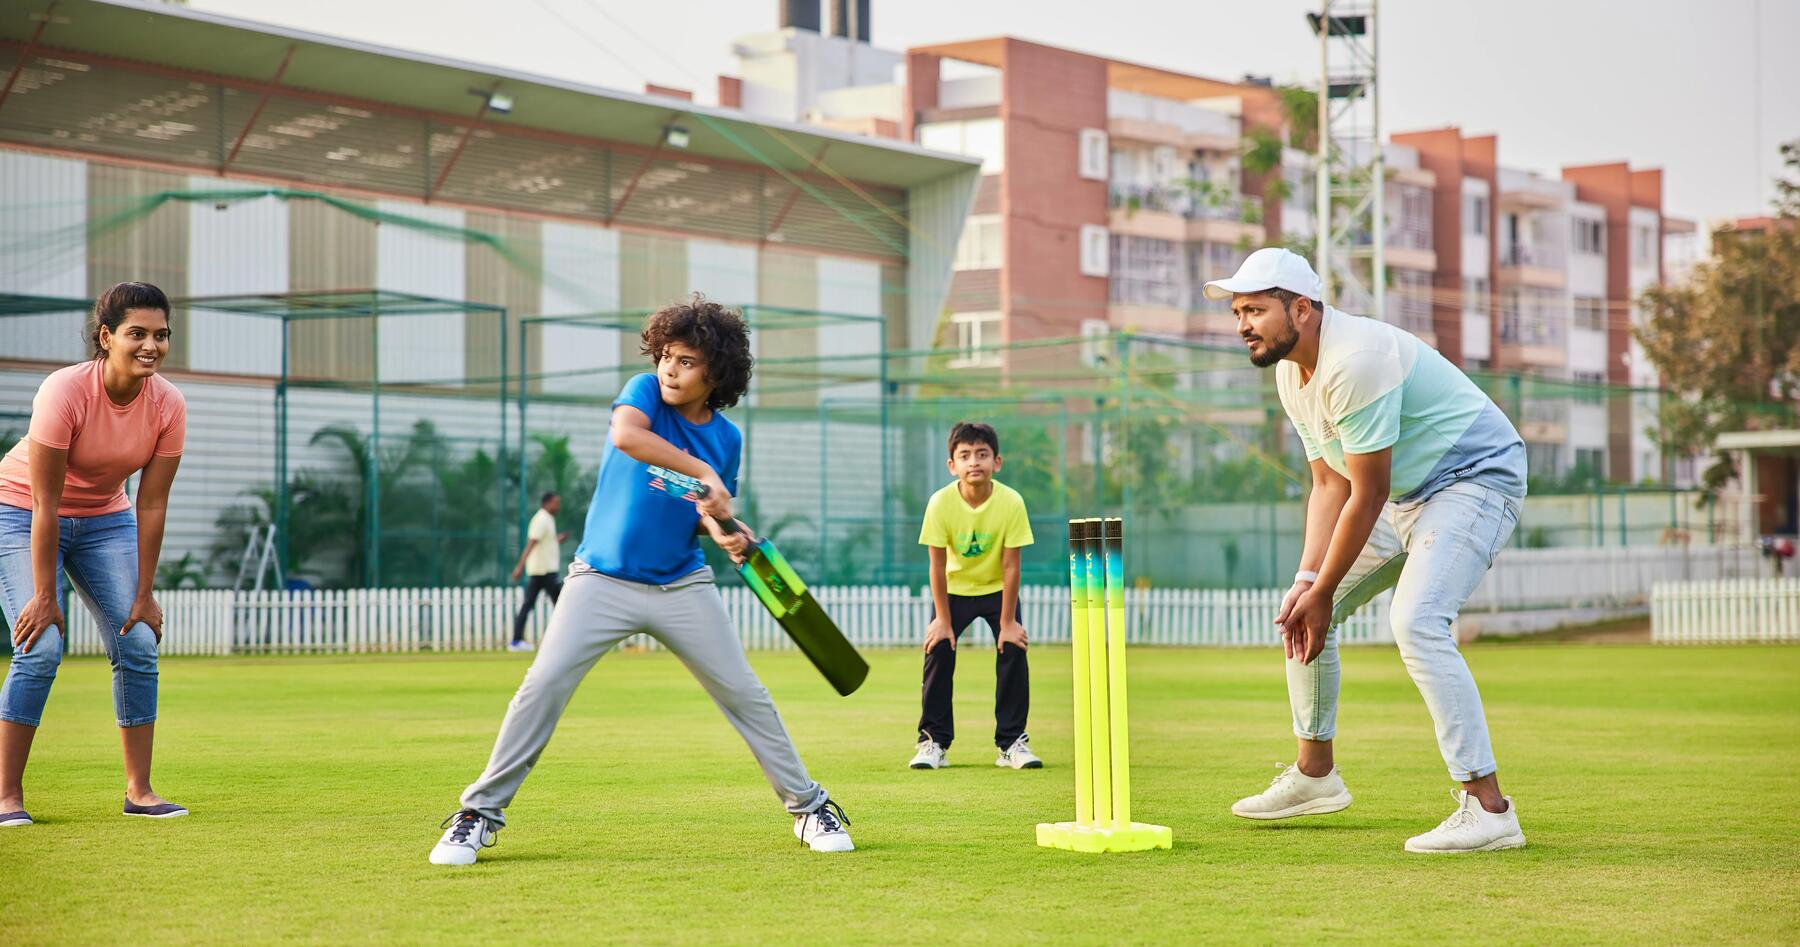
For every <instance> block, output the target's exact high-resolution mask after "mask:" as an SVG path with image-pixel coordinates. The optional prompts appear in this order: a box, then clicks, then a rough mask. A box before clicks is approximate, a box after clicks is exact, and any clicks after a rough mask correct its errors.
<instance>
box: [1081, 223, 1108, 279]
mask: <svg viewBox="0 0 1800 947" xmlns="http://www.w3.org/2000/svg"><path fill="white" fill-rule="evenodd" d="M1107 251H1108V247H1107V232H1106V228H1105V227H1102V226H1100V225H1099V224H1082V225H1081V275H1083V276H1105V275H1106V274H1107V273H1108V272H1109V270H1110V267H1109V265H1108V264H1109V263H1110V260H1109V259H1108V257H1109V256H1110V254H1109V253H1108V252H1107Z"/></svg>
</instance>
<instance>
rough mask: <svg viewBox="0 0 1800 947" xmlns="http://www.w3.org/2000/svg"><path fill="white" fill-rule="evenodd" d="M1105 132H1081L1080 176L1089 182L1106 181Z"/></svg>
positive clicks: (1089, 130) (1085, 129)
mask: <svg viewBox="0 0 1800 947" xmlns="http://www.w3.org/2000/svg"><path fill="white" fill-rule="evenodd" d="M1106 153H1107V144H1106V132H1103V131H1101V130H1100V129H1098V128H1084V129H1082V130H1081V155H1080V162H1081V172H1080V173H1081V176H1082V177H1084V178H1087V179H1088V180H1090V181H1104V180H1106Z"/></svg>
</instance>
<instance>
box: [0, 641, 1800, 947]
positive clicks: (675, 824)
mask: <svg viewBox="0 0 1800 947" xmlns="http://www.w3.org/2000/svg"><path fill="white" fill-rule="evenodd" d="M965 640H966V641H967V640H972V639H965ZM983 653H984V649H979V648H975V647H971V646H969V645H968V644H965V646H964V648H963V667H962V673H961V689H960V691H959V694H958V698H957V709H958V713H959V718H960V721H961V726H962V731H961V732H962V737H961V739H960V740H959V742H958V743H957V745H956V747H955V748H954V749H953V750H952V753H951V761H952V763H953V765H952V766H951V767H950V768H949V769H946V770H942V771H939V772H913V771H910V770H907V769H906V768H905V763H906V761H907V759H908V758H909V757H910V755H911V751H912V731H911V727H912V723H913V721H914V719H915V718H916V715H917V712H918V708H917V699H918V698H917V695H918V689H919V681H918V668H919V659H918V656H917V655H916V654H914V653H911V652H885V653H876V654H873V655H871V658H872V663H873V664H874V672H873V674H872V675H871V677H870V679H869V683H868V685H867V686H866V687H865V688H864V689H863V691H862V692H861V693H859V694H857V695H856V696H854V697H852V698H848V699H840V698H838V697H836V696H835V695H833V694H832V693H831V692H830V690H829V688H827V687H826V685H825V684H824V683H823V682H822V681H821V680H820V679H819V678H818V676H817V674H816V673H815V672H814V671H813V670H812V669H811V667H810V666H808V665H807V664H806V663H805V662H804V660H803V659H802V658H800V657H799V656H797V655H792V654H757V655H753V656H752V660H753V662H754V663H755V664H756V666H757V668H758V669H759V671H760V672H761V673H762V675H763V678H764V680H765V681H766V682H767V683H768V685H769V687H770V689H771V690H772V691H773V692H774V694H775V698H776V701H777V703H778V704H779V705H780V707H781V708H782V711H783V713H784V715H785V717H786V719H787V722H788V725H789V727H790V729H791V730H792V731H793V733H794V735H795V738H796V739H797V740H798V742H799V745H800V748H801V753H802V755H803V756H804V758H805V759H806V761H807V763H808V765H809V766H810V767H811V768H812V770H813V773H814V775H815V776H816V777H817V778H819V779H820V780H821V781H822V782H824V783H825V784H826V785H827V786H828V787H829V788H830V789H831V790H832V793H833V795H834V796H835V797H836V798H838V799H839V800H841V801H842V803H843V804H844V806H845V808H846V809H847V810H848V811H849V813H850V817H851V818H852V819H853V820H854V821H855V824H854V826H853V833H854V835H855V839H856V843H857V846H858V848H859V850H858V851H857V852H855V853H853V854H849V855H836V856H826V855H817V854H813V853H811V852H808V851H805V850H803V849H801V848H800V847H799V845H798V843H797V842H795V840H794V838H793V835H792V834H791V823H790V821H789V818H788V817H787V816H786V814H784V813H783V812H782V811H781V809H780V808H779V807H778V806H777V805H776V803H775V800H774V797H773V795H772V794H771V793H770V791H769V789H768V788H767V786H766V785H765V784H764V783H763V781H762V777H761V774H760V772H759V771H758V770H757V768H756V766H755V764H754V762H753V761H752V760H751V758H750V756H749V754H748V753H747V752H746V751H745V749H744V747H743V745H742V744H741V743H740V742H739V740H738V738H737V735H736V734H735V733H733V732H732V731H731V729H730V728H729V727H728V726H727V725H726V723H725V722H724V720H723V719H722V718H721V717H720V716H719V714H718V713H717V711H716V710H715V709H714V708H713V706H712V705H711V703H710V702H709V701H708V700H707V699H706V697H705V696H704V695H703V694H702V693H701V691H700V690H699V688H698V686H697V685H695V684H693V682H692V681H691V680H690V679H689V678H688V676H687V674H686V672H685V671H684V670H683V669H682V668H681V666H680V665H679V664H678V663H677V662H676V661H675V660H674V659H672V658H670V657H668V656H666V655H661V654H641V653H639V654H616V655H613V656H610V657H608V658H607V659H606V660H604V661H602V662H601V664H600V665H599V667H598V668H597V669H596V671H595V672H594V674H593V675H591V676H590V677H589V678H588V681H587V683H586V685H585V687H584V688H583V690H582V691H581V692H580V693H579V694H578V695H577V696H576V699H575V702H574V703H573V704H572V705H571V707H570V710H569V713H568V715H567V717H565V718H564V720H563V724H562V727H561V729H560V730H559V731H558V733H557V736H556V739H555V740H554V741H553V742H552V743H551V745H550V748H549V750H548V751H547V752H546V753H545V755H544V758H543V760H542V761H541V763H540V765H539V768H538V770H537V772H536V773H535V774H534V775H533V776H532V778H531V780H530V781H529V782H528V783H527V784H526V786H525V789H524V792H523V793H522V794H521V796H520V797H519V799H518V801H517V803H516V804H515V805H514V807H513V808H512V809H511V810H510V816H511V819H512V825H511V826H510V827H508V828H507V829H506V831H505V832H503V833H502V834H501V837H500V839H501V841H500V845H499V847H497V848H495V849H492V850H490V851H489V852H487V853H486V854H485V857H484V860H483V861H482V862H481V863H480V864H478V865H476V866H474V867H472V868H464V869H445V868H439V867H435V866H431V865H428V864H427V863H426V861H425V855H426V852H427V851H428V850H429V848H430V847H431V845H432V843H433V841H435V839H436V837H437V835H438V828H437V826H438V821H439V820H440V819H442V818H443V817H444V816H445V815H447V814H448V813H449V812H450V811H452V810H453V809H454V808H455V805H456V796H457V793H458V791H459V790H460V789H461V788H462V786H463V785H464V784H465V783H466V782H468V780H469V779H470V778H472V777H473V776H474V775H475V774H476V772H477V771H478V770H479V769H480V768H481V765H482V763H483V762H484V761H485V759H486V756H487V752H488V748H489V746H490V743H491V741H492V739H493V736H494V731H495V728H496V726H497V725H498V723H499V721H500V716H501V714H502V712H503V711H504V709H505V705H506V701H507V699H508V697H509V696H510V694H511V692H512V690H513V688H514V686H515V685H516V684H517V682H518V679H519V677H520V674H521V673H522V672H523V670H524V667H525V657H526V656H514V655H481V656H448V657H416V658H406V657H393V658H385V657H384V658H370V659H348V658H343V659H324V658H321V659H307V658H300V659H290V658H284V659H268V660H248V659H243V660H226V659H197V658H195V659H170V660H168V661H166V662H165V663H164V665H163V675H162V682H163V697H162V722H161V723H160V724H159V725H158V726H159V728H160V732H159V745H158V747H157V759H158V766H157V777H158V778H157V786H158V788H159V789H160V790H161V791H162V792H163V793H164V794H166V795H168V796H170V797H172V798H175V799H177V800H178V801H181V802H184V803H186V804H187V805H189V806H190V807H192V808H193V810H194V812H195V815H194V816H193V817H191V818H187V819H179V820H173V821H168V822H153V821H148V820H137V819H125V818H123V817H121V816H120V815H118V806H119V799H120V796H121V787H122V785H123V783H122V776H121V775H120V770H119V761H118V753H117V740H118V738H117V736H116V735H115V731H114V729H113V727H112V725H111V710H110V690H109V688H110V684H109V675H108V671H107V669H106V666H105V665H104V663H101V662H96V661H93V660H71V661H70V662H68V663H67V664H65V666H64V668H63V672H62V676H61V679H60V680H59V682H58V684H57V688H56V691H55V693H54V694H53V695H52V697H51V704H50V711H49V715H48V717H47V725H46V726H45V727H44V729H43V731H42V732H41V733H40V735H39V739H38V746H37V752H36V754H35V756H34V757H33V759H32V762H31V768H30V770H29V772H28V774H27V793H28V798H27V802H28V805H29V807H30V809H31V810H32V812H33V814H34V815H35V816H36V817H37V818H39V819H40V824H39V825H37V826H34V827H30V828H26V829H0V881H3V882H4V884H5V886H6V890H7V895H6V896H5V898H4V903H0V943H5V944H8V945H23V944H52V943H54V944H69V943H88V942H111V943H131V944H146V943H198V942H211V943H223V942H230V943H236V942H258V941H275V940H292V941H321V942H334V943H341V942H380V943H406V942H412V943H422V942H432V943H485V944H496V943H514V942H521V941H563V942H602V941H605V942H694V943H795V942H807V941H811V942H821V943H836V942H844V943H872V944H881V943H900V942H915V943H926V942H929V943H943V944H951V943H976V942H981V943H986V942H994V943H1032V944H1047V943H1124V942H1134V943H1159V944H1167V943H1189V942H1200V941H1210V942H1271V941H1275V940H1278V939H1289V938H1298V937H1330V938H1332V939H1334V940H1337V941H1360V942H1394V941H1402V940H1410V941H1423V940H1431V941H1451V940H1469V941H1490V940H1500V941H1506V942H1525V943H1551V942H1594V941H1613V942H1622V941H1627V940H1630V941H1634V942H1655V943H1698V942H1727V941H1729V942H1763V943H1766V942H1783V941H1785V942H1789V943H1792V942H1794V941H1795V940H1796V939H1800V788H1796V786H1797V782H1796V778H1795V776H1794V775H1793V769H1794V763H1795V760H1796V759H1800V753H1796V750H1800V649H1796V648H1749V647H1746V648H1720V649H1704V648H1684V649H1669V648H1650V647H1629V646H1614V647H1584V646H1580V645H1567V644H1564V645H1553V646H1542V645H1521V644H1503V645H1485V646H1476V647H1472V648H1470V649H1469V652H1468V653H1469V657H1470V661H1471V663H1472V664H1473V665H1474V667H1475V672H1476V675H1477V678H1478V679H1479V680H1480V682H1481V685H1482V689H1483V692H1484V694H1485V697H1486V700H1487V704H1488V713H1489V718H1490V720H1491V722H1492V725H1493V729H1494V732H1495V737H1496V744H1497V750H1498V752H1499V755H1500V759H1501V762H1502V767H1503V768H1502V771H1501V774H1502V777H1503V779H1504V785H1505V786H1506V788H1507V790H1508V791H1509V792H1510V793H1512V794H1513V795H1514V797H1515V799H1516V800H1517V802H1518V805H1519V810H1520V814H1521V817H1522V819H1523V824H1524V827H1525V831H1526V834H1527V836H1528V837H1529V839H1530V846H1529V847H1528V848H1526V849H1523V850H1520V851H1511V852H1499V853H1492V854H1487V855H1476V856H1462V857H1449V858H1446V857H1437V858H1429V857H1420V856H1411V855H1407V854H1405V853H1404V852H1402V851H1401V842H1402V841H1403V840H1404V839H1405V838H1406V837H1407V836H1408V835H1411V834H1413V833H1416V832H1419V831H1422V830H1424V829H1427V828H1430V827H1431V826H1433V825H1435V824H1436V823H1437V821H1438V820H1439V819H1441V818H1442V817H1444V816H1445V815H1447V814H1448V813H1449V811H1450V805H1451V803H1450V800H1449V798H1448V797H1447V795H1446V790H1448V789H1450V788H1451V787H1452V784H1451V783H1450V782H1449V780H1448V777H1447V776H1446V775H1445V773H1444V771H1443V768H1442V764H1441V762H1440V761H1439V758H1438V755H1437V751H1436V749H1435V747H1434V745H1433V743H1432V739H1431V731H1430V724H1429V721H1428V719H1427V717H1426V714H1425V710H1424V707H1423V705H1422V704H1421V702H1420V700H1419V698H1418V695H1417V692H1416V691H1415V690H1414V688H1413V685H1412V684H1411V682H1410V681H1409V680H1407V678H1406V676H1405V674H1404V672H1403V670H1402V668H1401V666H1400V662H1399V659H1398V658H1397V657H1396V656H1395V654H1394V653H1393V652H1392V651H1391V650H1385V649H1350V650H1348V651H1346V653H1345V657H1344V663H1345V693H1344V707H1343V710H1342V713H1341V715H1340V733H1339V756H1340V763H1341V765H1342V767H1343V769H1344V771H1345V773H1346V777H1347V779H1348V781H1349V784H1350V787H1351V790H1352V792H1354V793H1355V794H1356V804H1355V805H1354V806H1353V807H1351V808H1350V809H1349V810H1348V811H1346V812H1344V813H1341V814H1338V815H1332V816H1324V817H1319V818H1315V819H1311V820H1301V821H1299V822H1292V823H1287V824H1274V825H1267V824H1252V823H1247V822H1243V821H1240V820H1237V819H1234V818H1232V817H1231V816H1230V815H1229V814H1228V813H1227V807H1228V806H1229V804H1230V803H1231V801H1232V800H1233V799H1235V798H1236V797H1237V796H1239V795H1243V794H1246V793H1248V792H1252V791H1255V790H1257V789H1259V788H1260V787H1261V786H1262V785H1263V784H1264V783H1265V781H1266V780H1267V779H1268V778H1270V777H1271V776H1273V775H1274V769H1273V767H1272V766H1271V764H1272V763H1274V762H1275V761H1276V760H1281V759H1288V758H1290V757H1291V753H1292V744H1291V741H1290V739H1289V738H1288V737H1287V735H1286V733H1287V710H1286V700H1285V696H1284V690H1283V683H1282V676H1281V673H1280V658H1279V656H1278V655H1276V654H1275V653H1273V652H1272V651H1266V650H1265V651H1256V652H1241V651H1200V650H1152V649H1140V650H1138V651H1135V652H1134V653H1133V656H1132V657H1133V665H1132V701H1133V703H1132V725H1133V732H1132V750H1133V758H1134V766H1133V773H1132V778H1133V784H1134V786H1135V790H1136V807H1137V813H1138V817H1139V819H1140V820H1143V821H1153V822H1160V823H1163V824H1166V825H1170V826H1173V827H1174V830H1175V849H1174V850H1173V851H1169V852H1152V853H1140V854H1128V855H1109V856H1096V855H1077V854H1073V853H1068V852H1060V851H1052V850H1045V849H1039V848H1037V847H1036V846H1035V845H1034V844H1033V841H1032V826H1033V824H1034V823H1036V822H1038V821H1043V820H1057V819H1065V818H1069V817H1070V815H1071V811H1072V807H1073V797H1072V792H1073V791H1072V788H1071V780H1072V776H1071V773H1072V770H1071V768H1070V767H1069V765H1068V760H1069V753H1070V747H1069V740H1070V736H1069V707H1068V703H1069V668H1068V663H1069V655H1068V652H1067V650H1065V649H1055V648H1043V649H1040V650H1038V652H1037V653H1036V654H1035V655H1034V656H1033V657H1034V661H1033V663H1034V668H1033V670H1034V673H1035V678H1036V679H1035V680H1034V682H1033V684H1034V694H1035V697H1036V706H1035V708H1034V714H1033V726H1032V734H1033V743H1034V745H1035V746H1036V747H1037V749H1038V750H1039V752H1040V753H1041V754H1042V755H1043V756H1044V757H1045V759H1046V760H1047V762H1048V766H1047V768H1046V769H1044V770H1042V771H1036V772H1032V771H1024V772H1014V771H1011V770H998V769H996V768H995V767H994V766H993V765H992V762H993V756H994V751H993V748H992V746H991V745H990V744H991V741H990V740H989V739H988V734H989V730H990V727H991V724H992V716H991V705H990V703H989V698H990V695H991V690H992V680H993V678H992V671H991V666H990V664H989V662H987V661H986V660H984V659H983V658H982V657H981V655H982V654H983Z"/></svg>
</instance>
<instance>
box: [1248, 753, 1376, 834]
mask: <svg viewBox="0 0 1800 947" xmlns="http://www.w3.org/2000/svg"><path fill="white" fill-rule="evenodd" d="M1277 765H1279V764H1277ZM1349 806H1350V790H1349V789H1348V788H1346V787H1345V786H1344V777H1343V776H1341V775H1339V774H1338V771H1337V767H1335V766H1334V767H1332V768H1331V772H1329V773H1326V774H1325V775H1323V776H1308V775H1306V774H1305V773H1302V772H1300V767H1299V766H1298V765H1297V764H1296V765H1293V766H1289V767H1287V768H1285V769H1283V770H1282V771H1281V775H1279V776H1277V777H1275V778H1274V779H1273V780H1271V781H1270V783H1269V788H1267V789H1265V790H1263V791H1262V792H1259V793H1257V794H1256V795H1254V796H1246V797H1244V798H1242V799H1239V800H1238V801H1237V802H1234V803H1232V805H1231V814H1232V815H1235V816H1238V817H1240V818H1244V819H1261V820H1265V821H1269V820H1274V819H1291V818H1293V817H1295V816H1301V815H1324V814H1326V813H1328V812H1339V811H1342V810H1344V809H1347V808H1349Z"/></svg>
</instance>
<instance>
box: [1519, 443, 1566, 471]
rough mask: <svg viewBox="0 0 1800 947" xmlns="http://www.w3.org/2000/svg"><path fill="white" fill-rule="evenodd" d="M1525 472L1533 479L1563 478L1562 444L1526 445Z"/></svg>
mask: <svg viewBox="0 0 1800 947" xmlns="http://www.w3.org/2000/svg"><path fill="white" fill-rule="evenodd" d="M1525 471H1526V473H1527V474H1528V475H1529V476H1533V477H1561V476H1562V475H1563V468H1562V445H1561V444H1533V443H1530V442H1526V444H1525Z"/></svg>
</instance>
